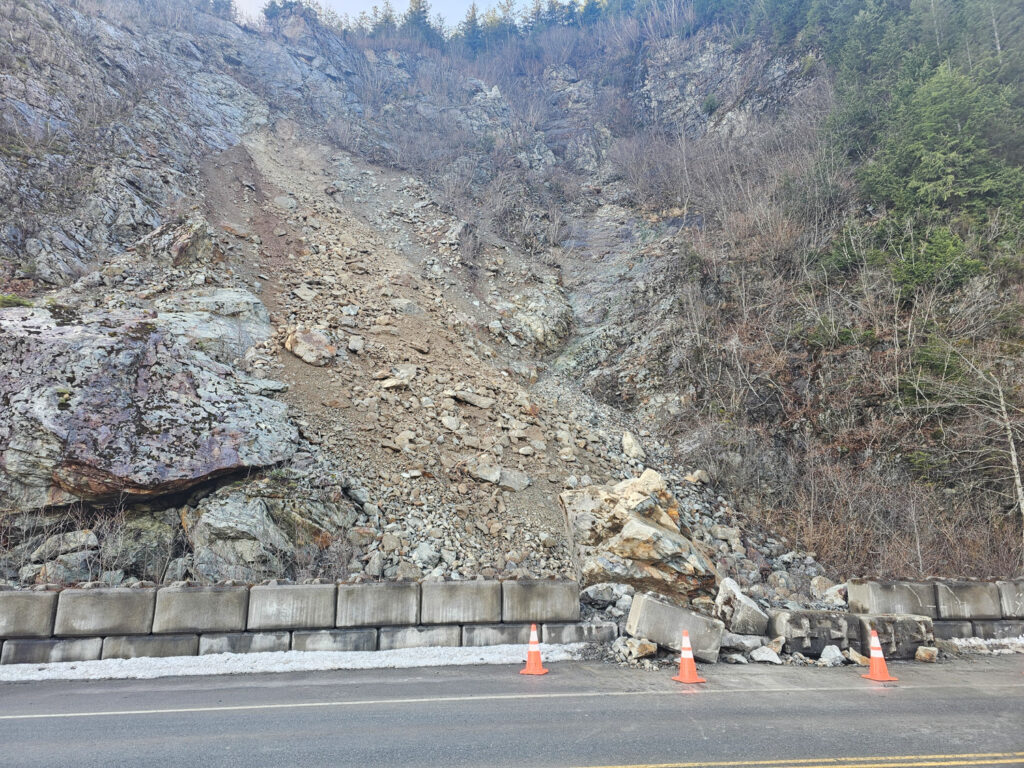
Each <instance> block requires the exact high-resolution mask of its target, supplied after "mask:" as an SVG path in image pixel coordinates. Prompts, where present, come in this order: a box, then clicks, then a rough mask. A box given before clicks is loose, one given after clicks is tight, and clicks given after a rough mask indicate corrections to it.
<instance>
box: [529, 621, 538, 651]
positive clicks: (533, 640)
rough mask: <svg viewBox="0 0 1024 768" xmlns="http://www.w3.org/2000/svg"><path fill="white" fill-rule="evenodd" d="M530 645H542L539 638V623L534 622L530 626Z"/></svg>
mask: <svg viewBox="0 0 1024 768" xmlns="http://www.w3.org/2000/svg"><path fill="white" fill-rule="evenodd" d="M530 645H536V646H538V647H539V646H540V640H539V639H538V638H537V625H536V624H532V625H531V626H530Z"/></svg>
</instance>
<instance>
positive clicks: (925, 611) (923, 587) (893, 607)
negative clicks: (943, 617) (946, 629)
mask: <svg viewBox="0 0 1024 768" xmlns="http://www.w3.org/2000/svg"><path fill="white" fill-rule="evenodd" d="M846 600H847V603H848V605H849V609H850V613H867V614H876V613H908V614H912V615H914V616H930V617H931V618H933V619H934V618H936V617H938V615H939V613H938V602H937V599H936V594H935V584H934V583H932V582H927V581H865V580H863V579H851V580H850V581H848V582H846Z"/></svg>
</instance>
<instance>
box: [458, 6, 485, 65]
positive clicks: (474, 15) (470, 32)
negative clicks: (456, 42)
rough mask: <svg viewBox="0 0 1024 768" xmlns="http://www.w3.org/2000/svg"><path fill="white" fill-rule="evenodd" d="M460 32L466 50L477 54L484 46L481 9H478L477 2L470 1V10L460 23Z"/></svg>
mask: <svg viewBox="0 0 1024 768" xmlns="http://www.w3.org/2000/svg"><path fill="white" fill-rule="evenodd" d="M458 34H459V37H461V38H462V44H463V45H464V46H466V50H468V51H469V52H470V53H471V54H472V55H474V56H475V55H476V54H477V53H478V52H479V51H480V49H481V48H482V47H483V43H484V38H483V31H482V30H481V28H480V18H479V11H478V10H477V7H476V3H470V5H469V10H468V11H466V18H465V19H463V20H462V24H460V25H459V32H458Z"/></svg>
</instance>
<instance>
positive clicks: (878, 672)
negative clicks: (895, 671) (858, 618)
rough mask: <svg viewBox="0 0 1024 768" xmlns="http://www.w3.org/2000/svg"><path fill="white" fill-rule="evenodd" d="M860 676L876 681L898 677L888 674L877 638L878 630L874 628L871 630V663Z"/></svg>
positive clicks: (894, 679)
mask: <svg viewBox="0 0 1024 768" xmlns="http://www.w3.org/2000/svg"><path fill="white" fill-rule="evenodd" d="M861 677H866V678H867V679H868V680H874V681H875V682H876V683H889V682H895V681H896V680H897V679H898V678H895V677H893V676H892V675H890V674H889V669H888V667H887V666H886V664H885V655H884V654H883V653H882V643H881V642H880V641H879V640H878V632H877V631H876V630H874V629H873V630H871V664H870V667H869V669H868V673H867V674H866V675H861Z"/></svg>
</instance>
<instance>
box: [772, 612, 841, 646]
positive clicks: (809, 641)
mask: <svg viewBox="0 0 1024 768" xmlns="http://www.w3.org/2000/svg"><path fill="white" fill-rule="evenodd" d="M768 634H769V635H770V636H771V637H779V636H781V637H784V638H785V642H784V644H783V646H782V650H783V651H785V652H786V653H795V652H799V653H802V654H803V655H804V656H820V655H821V652H822V651H823V650H824V649H825V647H826V646H829V645H835V646H838V647H839V649H840V650H843V649H845V648H849V647H850V646H851V645H852V646H853V647H854V650H858V649H859V648H860V640H861V631H860V624H859V623H858V622H857V620H856V619H855V618H853V617H851V616H850V614H848V613H840V612H838V611H772V613H771V620H770V621H769V622H768Z"/></svg>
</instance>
